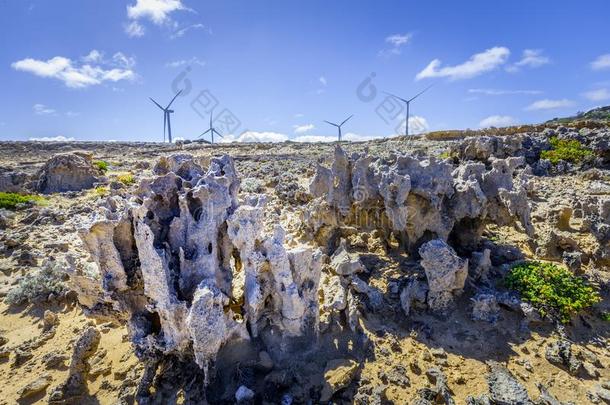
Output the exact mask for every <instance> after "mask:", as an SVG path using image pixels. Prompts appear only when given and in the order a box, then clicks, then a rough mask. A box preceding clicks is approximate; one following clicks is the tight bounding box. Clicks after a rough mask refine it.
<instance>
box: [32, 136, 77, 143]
mask: <svg viewBox="0 0 610 405" xmlns="http://www.w3.org/2000/svg"><path fill="white" fill-rule="evenodd" d="M29 140H30V141H34V142H72V141H74V138H66V137H65V136H63V135H58V136H53V137H50V136H45V137H42V138H30V139H29Z"/></svg>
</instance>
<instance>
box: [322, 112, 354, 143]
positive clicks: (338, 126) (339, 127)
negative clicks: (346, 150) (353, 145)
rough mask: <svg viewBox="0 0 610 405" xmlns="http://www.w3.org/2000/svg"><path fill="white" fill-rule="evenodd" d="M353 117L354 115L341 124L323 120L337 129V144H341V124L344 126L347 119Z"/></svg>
mask: <svg viewBox="0 0 610 405" xmlns="http://www.w3.org/2000/svg"><path fill="white" fill-rule="evenodd" d="M353 116H354V114H352V115H350V116H349V117H347V118H346V119H345V120H344V121H343V122H342V123H341V124H335V123H334V122H330V121H326V120H324V122H326V123H327V124H330V125H332V126H334V127H337V129H338V130H339V142H341V127H342V126H343V124H345V123H346V122H347V121H349V119H350V118H352V117H353Z"/></svg>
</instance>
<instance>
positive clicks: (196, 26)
mask: <svg viewBox="0 0 610 405" xmlns="http://www.w3.org/2000/svg"><path fill="white" fill-rule="evenodd" d="M204 29H206V26H205V25H203V24H201V23H199V24H191V25H188V26H186V27H183V28H180V29H178V30H176V31H175V32H174V33H173V34H172V35H171V36H170V38H171V39H176V38H180V37H183V36H184V34H186V33H187V32H189V31H192V30H204ZM207 32H208V33H210V34H211V33H212V31H211V30H210V29H209V28H207Z"/></svg>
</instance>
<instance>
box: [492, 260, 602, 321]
mask: <svg viewBox="0 0 610 405" xmlns="http://www.w3.org/2000/svg"><path fill="white" fill-rule="evenodd" d="M504 282H505V285H506V286H507V287H508V288H510V289H512V290H516V291H518V292H519V293H520V294H521V298H522V299H523V300H525V301H528V302H530V303H531V304H532V305H534V307H536V308H537V309H538V310H539V311H540V313H541V314H542V315H543V316H546V315H556V316H558V317H559V319H560V320H561V321H562V322H568V321H569V320H570V318H571V317H572V316H573V315H575V314H577V313H578V312H580V311H582V310H584V309H586V308H588V307H590V306H592V305H594V304H596V303H598V302H600V300H601V298H600V296H599V293H598V292H597V290H596V289H595V288H594V287H593V286H591V285H589V284H588V283H587V281H586V280H585V279H583V278H582V277H578V276H575V275H574V274H572V273H571V272H569V271H568V270H566V269H564V268H562V267H559V266H556V265H554V264H551V263H542V262H527V263H524V264H519V265H517V266H515V267H513V268H512V269H511V271H510V272H509V273H508V275H507V276H506V278H505V280H504Z"/></svg>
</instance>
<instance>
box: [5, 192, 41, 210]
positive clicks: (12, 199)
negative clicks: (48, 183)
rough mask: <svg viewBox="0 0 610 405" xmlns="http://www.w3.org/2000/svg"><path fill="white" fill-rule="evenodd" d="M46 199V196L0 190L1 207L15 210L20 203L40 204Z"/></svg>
mask: <svg viewBox="0 0 610 405" xmlns="http://www.w3.org/2000/svg"><path fill="white" fill-rule="evenodd" d="M44 201H45V198H44V197H41V196H38V195H30V194H17V193H5V192H0V208H4V209H7V210H14V209H16V208H17V206H18V205H19V204H27V203H31V204H39V203H43V202H44Z"/></svg>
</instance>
